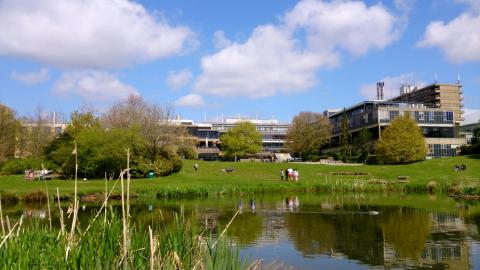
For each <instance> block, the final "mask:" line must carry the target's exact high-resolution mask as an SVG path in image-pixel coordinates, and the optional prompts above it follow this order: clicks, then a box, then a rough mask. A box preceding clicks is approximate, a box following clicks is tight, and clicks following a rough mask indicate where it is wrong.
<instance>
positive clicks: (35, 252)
mask: <svg viewBox="0 0 480 270" xmlns="http://www.w3.org/2000/svg"><path fill="white" fill-rule="evenodd" d="M122 230H123V228H122V221H121V218H120V217H119V216H118V215H117V214H116V213H115V212H114V211H113V210H111V208H110V211H108V212H107V221H106V223H105V222H104V220H101V219H96V220H95V221H94V222H93V223H92V224H91V226H90V230H89V231H88V232H87V233H86V234H83V235H81V236H78V237H77V239H76V241H75V243H74V247H73V248H72V249H71V250H70V252H69V256H68V258H65V254H66V248H67V246H68V242H67V241H69V240H68V238H67V237H58V235H59V233H60V230H59V229H56V228H54V229H50V228H49V227H48V226H47V225H44V224H41V223H40V222H37V223H36V224H34V225H33V226H31V227H30V228H29V229H22V230H20V231H19V233H18V235H15V236H14V237H11V238H10V239H9V240H8V241H7V245H6V246H3V247H2V248H0V268H2V269H55V268H58V269H120V268H122V269H148V268H151V267H153V268H154V269H246V268H247V265H246V261H242V259H241V258H240V257H239V255H238V250H236V248H235V247H233V246H232V245H231V243H230V242H228V241H227V240H220V241H218V242H215V243H218V244H216V245H215V246H213V244H212V243H213V238H212V237H211V236H209V235H207V234H206V232H204V231H201V230H200V228H199V227H197V226H196V225H192V223H190V221H188V220H187V219H185V218H184V217H183V216H176V217H175V222H173V224H171V225H168V226H167V225H163V226H162V227H161V228H158V229H157V231H156V232H154V233H153V246H154V250H153V253H151V250H150V247H151V246H150V238H149V234H148V232H147V230H146V229H145V228H144V227H143V226H135V225H133V226H131V227H130V245H131V246H130V248H131V249H130V251H129V256H128V257H127V258H126V259H125V258H124V256H123V252H122V245H121V242H122ZM150 254H153V256H154V260H151V255H150ZM152 261H153V262H154V265H151V262H152Z"/></svg>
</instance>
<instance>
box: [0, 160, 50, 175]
mask: <svg viewBox="0 0 480 270" xmlns="http://www.w3.org/2000/svg"><path fill="white" fill-rule="evenodd" d="M42 164H43V166H44V167H45V168H46V169H49V170H50V169H56V166H55V165H54V164H53V163H52V162H50V161H47V160H42V159H39V158H33V157H32V158H23V159H21V158H15V159H11V160H9V161H7V162H6V163H5V164H4V165H3V166H2V169H1V171H0V174H1V175H9V174H23V173H24V172H25V170H31V169H33V170H41V169H42Z"/></svg>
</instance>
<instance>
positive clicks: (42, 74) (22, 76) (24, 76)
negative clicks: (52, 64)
mask: <svg viewBox="0 0 480 270" xmlns="http://www.w3.org/2000/svg"><path fill="white" fill-rule="evenodd" d="M10 78H12V79H14V80H16V81H19V82H22V83H25V84H30V85H34V84H39V83H43V82H46V81H48V79H49V76H48V69H46V68H41V69H40V70H39V71H33V72H27V73H18V72H17V71H12V73H11V74H10Z"/></svg>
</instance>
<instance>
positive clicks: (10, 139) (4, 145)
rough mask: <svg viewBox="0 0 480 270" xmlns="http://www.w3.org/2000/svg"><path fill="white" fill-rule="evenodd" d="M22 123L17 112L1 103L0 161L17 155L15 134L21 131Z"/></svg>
mask: <svg viewBox="0 0 480 270" xmlns="http://www.w3.org/2000/svg"><path fill="white" fill-rule="evenodd" d="M19 128H20V123H19V121H18V120H17V119H16V117H15V112H14V111H13V110H12V109H10V108H9V107H7V106H5V105H3V104H1V103H0V163H3V162H5V161H6V160H7V159H9V158H12V157H14V155H15V143H16V139H15V135H16V134H17V132H18V131H19Z"/></svg>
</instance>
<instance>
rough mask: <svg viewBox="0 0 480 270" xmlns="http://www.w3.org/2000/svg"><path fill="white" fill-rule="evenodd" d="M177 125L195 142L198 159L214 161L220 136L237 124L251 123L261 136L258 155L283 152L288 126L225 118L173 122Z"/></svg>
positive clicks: (274, 122)
mask: <svg viewBox="0 0 480 270" xmlns="http://www.w3.org/2000/svg"><path fill="white" fill-rule="evenodd" d="M175 121H176V123H177V124H179V125H182V126H185V127H186V128H187V130H188V131H189V133H190V134H191V135H192V136H193V137H194V138H195V139H196V141H197V150H198V154H199V157H200V158H203V159H216V158H218V155H219V153H220V136H221V135H223V134H224V133H226V132H227V131H228V130H229V129H231V128H233V127H235V126H236V125H237V124H238V123H241V122H249V123H252V124H253V125H254V126H255V127H256V129H257V131H258V132H260V134H262V152H263V153H259V154H264V155H268V154H272V153H279V152H282V151H283V150H284V147H285V137H286V135H287V131H288V128H289V126H290V125H289V124H286V123H280V122H279V121H278V120H275V119H251V118H226V119H223V120H222V121H216V122H215V121H213V122H206V123H194V122H193V121H192V120H175Z"/></svg>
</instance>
